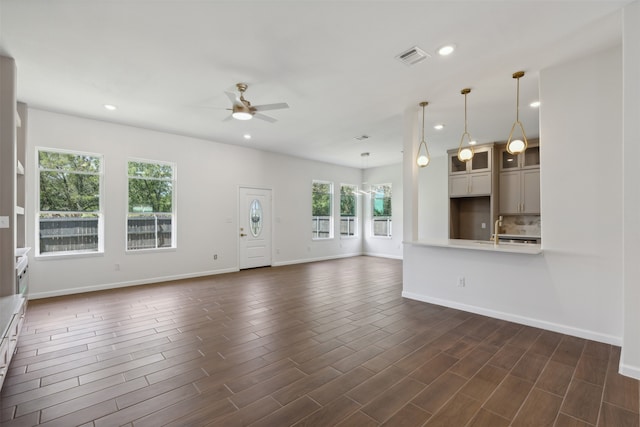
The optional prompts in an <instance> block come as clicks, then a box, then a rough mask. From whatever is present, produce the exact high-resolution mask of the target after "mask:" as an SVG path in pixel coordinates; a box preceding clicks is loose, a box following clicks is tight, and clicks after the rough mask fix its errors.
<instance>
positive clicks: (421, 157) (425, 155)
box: [416, 101, 431, 168]
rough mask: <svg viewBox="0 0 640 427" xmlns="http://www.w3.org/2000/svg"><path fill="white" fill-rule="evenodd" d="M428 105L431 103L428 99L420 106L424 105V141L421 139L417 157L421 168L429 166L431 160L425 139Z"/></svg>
mask: <svg viewBox="0 0 640 427" xmlns="http://www.w3.org/2000/svg"><path fill="white" fill-rule="evenodd" d="M427 105H429V103H428V102H426V101H423V102H421V103H420V106H421V107H422V141H420V145H419V146H418V157H417V158H416V163H417V164H418V166H420V167H421V168H423V167H425V166H427V165H428V164H429V161H430V160H431V158H430V157H429V149H428V148H427V142H426V141H425V140H424V107H426V106H427Z"/></svg>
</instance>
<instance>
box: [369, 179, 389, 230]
mask: <svg viewBox="0 0 640 427" xmlns="http://www.w3.org/2000/svg"><path fill="white" fill-rule="evenodd" d="M371 204H372V205H371V212H372V223H373V235H374V236H384V237H391V184H380V185H374V186H372V187H371Z"/></svg>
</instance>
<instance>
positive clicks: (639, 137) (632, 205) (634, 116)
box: [620, 1, 640, 378]
mask: <svg viewBox="0 0 640 427" xmlns="http://www.w3.org/2000/svg"><path fill="white" fill-rule="evenodd" d="M623 19H624V25H623V41H622V45H623V57H624V64H623V87H624V117H623V119H624V182H625V186H624V239H625V240H624V305H625V307H624V336H623V342H622V354H621V356H620V372H622V373H623V374H626V375H631V376H633V377H636V378H640V310H639V307H640V281H639V280H638V278H639V277H640V262H638V260H640V245H638V242H640V186H639V185H638V182H639V181H640V179H639V177H638V167H637V162H638V159H639V158H640V120H639V118H640V79H639V78H638V77H639V76H640V1H636V2H633V3H632V4H630V5H629V6H627V7H626V8H625V9H624V18H623Z"/></svg>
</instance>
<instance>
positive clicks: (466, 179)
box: [449, 172, 491, 197]
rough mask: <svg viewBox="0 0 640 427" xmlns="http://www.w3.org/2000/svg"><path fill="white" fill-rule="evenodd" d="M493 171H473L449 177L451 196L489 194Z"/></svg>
mask: <svg viewBox="0 0 640 427" xmlns="http://www.w3.org/2000/svg"><path fill="white" fill-rule="evenodd" d="M490 194H491V173H489V172H487V173H471V174H467V175H456V176H451V177H449V197H468V196H488V195H490Z"/></svg>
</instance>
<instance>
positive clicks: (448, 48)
mask: <svg viewBox="0 0 640 427" xmlns="http://www.w3.org/2000/svg"><path fill="white" fill-rule="evenodd" d="M454 50H456V45H454V44H447V45H444V46H442V47H441V48H439V49H438V55H440V56H447V55H451V54H452V53H453V51H454Z"/></svg>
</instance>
